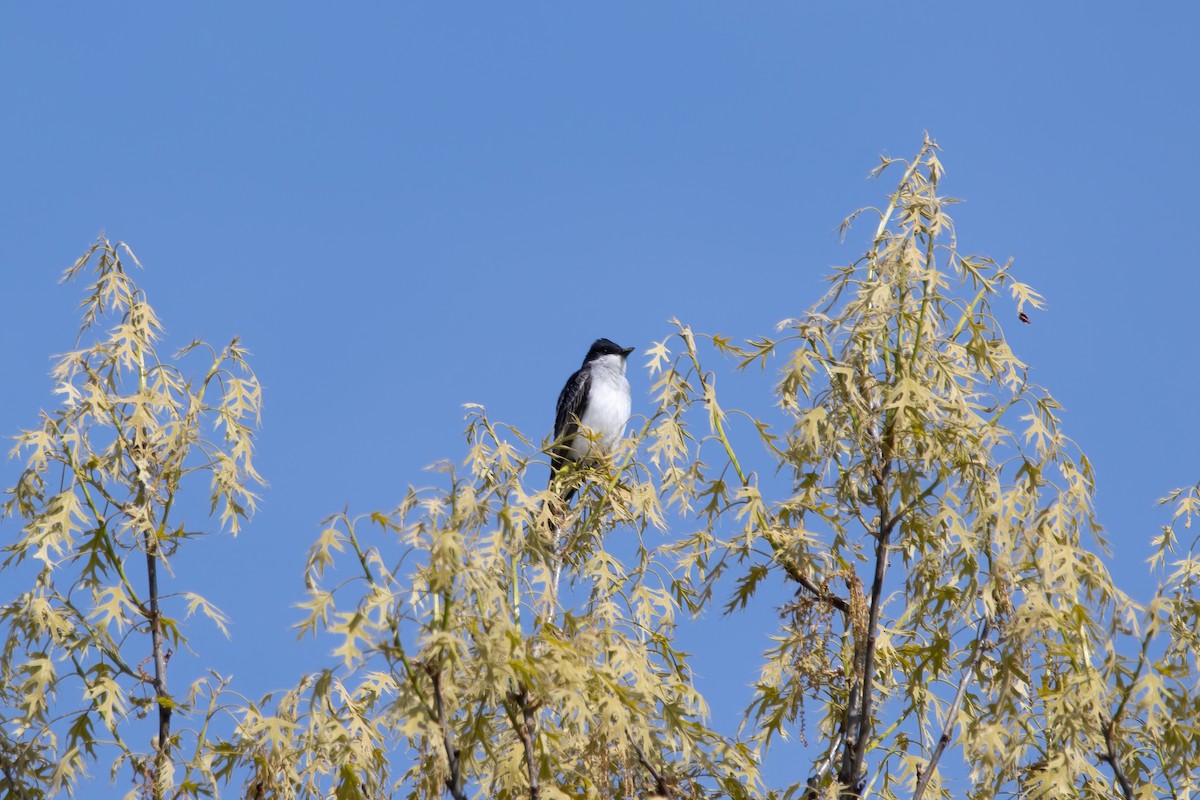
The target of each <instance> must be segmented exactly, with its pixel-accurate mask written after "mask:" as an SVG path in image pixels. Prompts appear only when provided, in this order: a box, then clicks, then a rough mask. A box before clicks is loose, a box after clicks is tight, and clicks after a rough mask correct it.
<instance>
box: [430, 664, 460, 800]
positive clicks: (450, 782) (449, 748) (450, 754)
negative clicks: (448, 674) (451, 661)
mask: <svg viewBox="0 0 1200 800" xmlns="http://www.w3.org/2000/svg"><path fill="white" fill-rule="evenodd" d="M426 669H427V671H428V673H429V679H430V680H431V681H432V683H433V710H434V716H435V717H436V718H437V723H438V725H439V726H441V729H442V748H443V749H444V751H445V753H446V765H447V767H448V768H449V773H448V774H447V775H446V780H445V784H446V791H448V792H450V796H451V797H453V798H454V800H467V793H466V792H465V791H463V783H464V781H463V774H462V767H461V766H460V764H459V759H458V756H459V751H458V748H456V747H455V746H454V739H453V737H452V736H451V734H450V723H449V722H447V721H446V706H445V702H444V701H443V699H442V673H441V670H437V669H433V668H432V667H427V668H426Z"/></svg>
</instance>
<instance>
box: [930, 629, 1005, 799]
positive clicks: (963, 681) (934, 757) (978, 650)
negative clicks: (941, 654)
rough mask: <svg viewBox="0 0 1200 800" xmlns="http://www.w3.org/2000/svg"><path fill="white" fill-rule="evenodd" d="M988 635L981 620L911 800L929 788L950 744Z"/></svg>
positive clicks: (988, 630)
mask: <svg viewBox="0 0 1200 800" xmlns="http://www.w3.org/2000/svg"><path fill="white" fill-rule="evenodd" d="M988 633H990V625H989V623H988V621H987V620H986V619H984V620H981V621H980V623H979V631H978V633H977V634H976V636H975V642H976V644H975V652H974V653H972V654H971V657H970V658H969V659H967V663H965V664H963V670H962V677H961V678H959V680H958V690H957V691H956V692H955V693H954V701H953V702H952V703H950V708H949V710H947V711H946V724H945V726H944V727H943V728H942V735H941V736H940V737H939V738H938V743H937V746H935V747H934V748H933V753H932V754H930V756H929V763H928V764H926V765H925V769H924V770H923V771H921V772H920V773H919V774H920V777H919V778H918V779H917V788H916V790H915V791H914V792H913V800H921V797H922V796H923V795H924V794H925V788H926V787H927V786H929V781H930V779H931V778H932V777H933V773H934V772H935V771H936V770H937V765H938V761H940V760H941V758H942V754H943V753H944V752H946V748H947V747H948V746H949V744H950V732H951V729H952V728H953V727H954V722H955V720H956V719H957V717H958V712H959V709H961V708H962V703H963V698H964V697H965V696H966V693H967V684H968V683H969V682H970V680H971V673H972V671H973V670H974V669H975V664H976V663H978V662H979V657H980V656H981V655H982V654H983V647H984V644H985V640H986V639H987V637H988Z"/></svg>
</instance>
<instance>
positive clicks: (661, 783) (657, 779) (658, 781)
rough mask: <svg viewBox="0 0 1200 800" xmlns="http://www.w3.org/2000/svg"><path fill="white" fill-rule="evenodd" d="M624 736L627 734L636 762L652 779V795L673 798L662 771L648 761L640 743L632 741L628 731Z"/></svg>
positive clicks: (673, 799)
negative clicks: (636, 758) (635, 755)
mask: <svg viewBox="0 0 1200 800" xmlns="http://www.w3.org/2000/svg"><path fill="white" fill-rule="evenodd" d="M626 736H629V743H630V744H631V745H633V752H634V753H636V754H637V757H638V763H640V764H641V765H642V767H643V768H644V769H645V770H646V772H649V773H650V777H651V778H653V779H654V796H655V797H661V798H663V800H675V793H674V792H673V791H671V787H670V785H669V784H668V783H667V781H666V780H665V779H664V778H663V776H662V773H660V772H659V771H658V770H656V769H655V768H654V765H653V764H651V763H650V759H648V758H646V753H645V751H643V750H642V747H641V745H639V744H638V743H637V742H636V741H634V739H633V736H631V735H629V734H628V733H626Z"/></svg>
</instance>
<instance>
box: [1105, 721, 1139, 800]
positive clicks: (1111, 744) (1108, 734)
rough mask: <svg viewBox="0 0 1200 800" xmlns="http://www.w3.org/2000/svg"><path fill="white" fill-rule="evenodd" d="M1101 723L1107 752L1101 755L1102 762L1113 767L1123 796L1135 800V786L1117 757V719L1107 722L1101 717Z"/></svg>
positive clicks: (1126, 799) (1127, 799) (1128, 799)
mask: <svg viewBox="0 0 1200 800" xmlns="http://www.w3.org/2000/svg"><path fill="white" fill-rule="evenodd" d="M1100 723H1101V724H1102V725H1104V747H1105V752H1103V753H1101V754H1100V760H1101V761H1103V762H1105V763H1107V764H1108V765H1109V766H1110V767H1112V771H1113V776H1114V777H1115V778H1116V779H1117V783H1119V784H1120V785H1121V794H1122V795H1123V796H1124V797H1125V800H1134V794H1133V784H1131V783H1130V782H1129V776H1128V775H1126V774H1125V770H1124V769H1123V768H1122V767H1121V761H1120V759H1119V757H1118V756H1117V738H1116V735H1115V733H1116V727H1117V718H1116V717H1110V718H1109V719H1108V720H1107V721H1106V720H1105V719H1104V717H1103V715H1101V717H1100Z"/></svg>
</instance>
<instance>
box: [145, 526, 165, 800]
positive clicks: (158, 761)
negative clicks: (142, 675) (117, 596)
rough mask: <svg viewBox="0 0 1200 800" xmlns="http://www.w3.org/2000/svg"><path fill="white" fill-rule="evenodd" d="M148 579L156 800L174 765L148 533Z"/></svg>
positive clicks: (154, 549) (154, 560)
mask: <svg viewBox="0 0 1200 800" xmlns="http://www.w3.org/2000/svg"><path fill="white" fill-rule="evenodd" d="M145 543H146V575H147V577H148V578H149V584H150V587H149V594H150V642H151V647H152V648H153V659H154V676H153V680H152V682H151V685H152V686H153V687H154V695H155V704H156V705H157V706H158V736H157V737H156V738H155V752H154V790H153V796H154V798H155V800H161V799H162V798H163V797H165V796H166V790H167V786H166V783H167V780H166V777H167V774H168V773H169V771H170V763H171V703H170V700H169V699H168V697H167V659H168V658H169V657H170V654H169V653H168V652H167V650H166V646H165V644H164V642H163V628H162V613H161V612H160V611H159V607H158V541H157V539H156V538H155V537H154V535H153V533H151V532H149V531H147V533H146V537H145Z"/></svg>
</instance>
